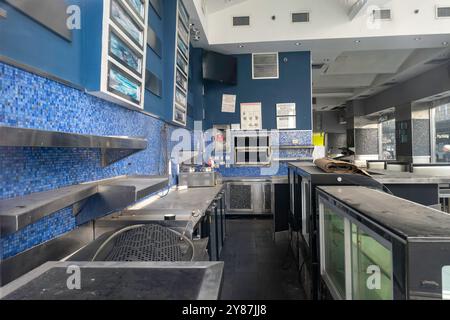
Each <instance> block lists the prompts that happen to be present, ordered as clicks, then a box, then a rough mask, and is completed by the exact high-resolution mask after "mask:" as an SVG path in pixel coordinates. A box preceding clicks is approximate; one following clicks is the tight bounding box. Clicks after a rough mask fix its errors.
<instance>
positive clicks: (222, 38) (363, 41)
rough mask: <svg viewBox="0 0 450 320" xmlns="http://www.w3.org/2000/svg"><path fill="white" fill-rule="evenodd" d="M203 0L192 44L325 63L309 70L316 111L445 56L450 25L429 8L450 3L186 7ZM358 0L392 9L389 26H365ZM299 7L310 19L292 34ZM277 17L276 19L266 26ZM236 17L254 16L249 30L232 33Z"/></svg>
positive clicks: (267, 2)
mask: <svg viewBox="0 0 450 320" xmlns="http://www.w3.org/2000/svg"><path fill="white" fill-rule="evenodd" d="M202 1H206V2H205V3H204V4H205V5H206V8H207V10H206V16H205V17H203V18H201V17H200V15H201V14H199V13H198V12H195V10H194V11H192V12H191V15H192V16H193V17H194V22H195V23H196V26H199V27H200V29H201V31H202V36H201V41H199V42H193V45H194V46H196V47H203V48H205V49H207V50H213V51H217V52H221V53H224V54H244V53H254V52H293V51H310V52H311V58H312V63H313V64H314V65H319V66H320V65H323V66H322V67H321V68H320V69H316V68H314V69H313V79H312V80H313V96H315V97H316V101H317V104H316V105H314V108H315V109H316V110H323V111H325V110H331V109H333V108H336V107H339V106H342V105H343V104H345V102H346V101H348V100H353V99H360V98H361V97H367V96H371V95H374V94H376V93H378V92H381V91H383V90H386V89H387V88H389V87H391V86H392V85H393V83H394V84H395V83H401V82H403V81H406V80H408V79H410V78H412V77H414V76H416V75H418V74H420V73H423V72H425V71H427V70H430V69H431V68H433V67H436V65H434V64H428V63H427V62H429V61H431V60H433V59H436V58H446V57H450V47H449V46H448V43H450V24H448V23H447V22H446V21H447V20H445V19H444V20H435V19H434V11H433V10H434V8H435V7H434V6H435V4H438V3H439V4H449V5H450V0H429V1H428V0H427V1H425V2H424V1H422V0H408V4H411V6H408V5H405V0H367V1H365V0H360V1H358V0H326V1H324V0H258V1H257V2H256V1H255V0H186V2H187V5H188V7H189V8H194V6H193V5H190V4H189V3H190V2H192V3H195V2H197V3H202ZM358 2H361V3H365V4H366V6H367V5H377V6H379V7H384V6H388V7H390V8H392V10H393V21H392V22H387V23H386V24H383V25H382V27H381V28H380V29H378V30H369V29H367V28H366V24H365V20H366V17H365V15H367V12H370V11H368V10H366V9H367V8H364V9H361V10H360V12H359V13H358V12H357V13H356V15H355V16H353V17H352V15H351V11H352V10H354V9H355V7H357V6H355V4H356V3H358ZM256 4H258V7H255V5H256ZM197 7H198V6H197ZM299 8H300V9H301V8H311V9H312V22H311V25H305V26H302V27H301V28H296V29H295V30H293V29H292V28H293V26H292V24H290V23H288V24H285V23H284V22H283V21H284V20H285V18H286V17H285V16H284V15H286V14H287V15H289V12H292V10H294V9H295V10H299ZM197 11H198V9H197ZM415 11H418V12H419V13H418V14H415V13H414V12H415ZM275 13H276V14H277V20H276V21H277V22H276V23H275V22H269V21H270V16H271V14H275ZM234 15H251V16H252V27H251V28H248V27H247V28H244V29H233V28H232V27H231V26H230V25H229V24H230V21H231V19H229V18H230V17H231V16H234ZM202 19H203V20H204V21H207V23H206V24H205V23H200V21H201V20H202ZM267 19H268V20H267ZM287 19H289V18H287ZM421 21H422V22H421ZM449 21H450V20H449ZM272 23H273V27H270V26H271V25H272ZM327 26H330V27H327ZM355 26H356V28H355ZM358 26H359V27H358ZM264 28H268V29H267V30H262V29H264ZM308 28H310V29H308ZM446 29H448V30H446ZM328 30H329V31H328ZM243 34H245V36H243ZM236 39H239V40H236ZM446 43H447V44H446ZM386 84H391V85H390V86H387V85H386Z"/></svg>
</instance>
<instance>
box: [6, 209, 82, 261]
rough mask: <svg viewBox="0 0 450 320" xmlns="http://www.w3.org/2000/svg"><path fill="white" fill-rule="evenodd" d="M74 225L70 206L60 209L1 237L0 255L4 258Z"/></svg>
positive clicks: (70, 228)
mask: <svg viewBox="0 0 450 320" xmlns="http://www.w3.org/2000/svg"><path fill="white" fill-rule="evenodd" d="M75 226H76V222H75V217H74V216H73V214H72V208H65V209H62V210H60V211H58V212H56V213H54V214H51V215H49V216H46V217H44V218H42V219H41V220H39V221H38V222H36V223H34V224H30V225H28V226H26V227H25V228H23V229H21V230H19V231H18V232H16V233H13V234H10V235H7V236H5V237H3V238H1V242H2V245H1V246H0V257H1V258H2V259H6V258H8V257H11V256H14V255H16V254H17V253H20V252H22V251H25V250H27V249H29V248H31V247H33V246H35V245H38V244H40V243H42V242H45V241H47V240H49V239H52V238H54V237H56V236H58V235H61V234H63V233H66V232H68V231H70V230H73V229H74V228H75Z"/></svg>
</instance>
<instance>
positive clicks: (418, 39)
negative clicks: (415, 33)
mask: <svg viewBox="0 0 450 320" xmlns="http://www.w3.org/2000/svg"><path fill="white" fill-rule="evenodd" d="M414 40H416V41H420V40H422V38H421V37H416V38H414Z"/></svg>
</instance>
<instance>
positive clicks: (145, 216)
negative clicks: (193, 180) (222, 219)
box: [95, 185, 223, 235]
mask: <svg viewBox="0 0 450 320" xmlns="http://www.w3.org/2000/svg"><path fill="white" fill-rule="evenodd" d="M222 188H223V185H218V186H215V187H205V188H188V189H184V190H175V191H172V192H170V193H168V194H167V195H166V196H164V197H162V198H160V199H158V200H155V201H154V202H152V203H150V204H148V205H146V206H144V207H142V208H141V209H138V210H123V211H119V212H116V213H113V214H111V215H108V216H106V217H104V218H101V219H98V220H96V222H95V230H96V235H101V234H102V233H104V232H107V231H110V230H113V229H116V228H117V227H120V226H126V225H130V224H137V223H146V222H147V223H148V222H149V221H152V222H160V223H161V224H163V225H165V226H168V227H174V228H179V229H183V230H182V231H184V230H186V233H187V235H192V233H193V231H194V230H195V229H196V228H197V227H198V224H199V223H200V222H201V218H203V217H204V216H205V213H206V212H207V210H208V208H209V207H210V205H211V203H212V202H213V201H214V200H215V199H216V197H217V195H218V194H219V193H220V192H221V191H222ZM193 213H194V214H195V215H197V214H198V216H197V217H193V215H192V214H193ZM166 214H174V215H176V217H175V220H164V216H165V215H166Z"/></svg>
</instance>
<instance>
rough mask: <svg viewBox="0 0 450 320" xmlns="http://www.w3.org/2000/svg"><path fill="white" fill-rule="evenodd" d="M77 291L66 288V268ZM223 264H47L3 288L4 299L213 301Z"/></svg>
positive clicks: (218, 286)
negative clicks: (75, 274) (76, 279)
mask: <svg viewBox="0 0 450 320" xmlns="http://www.w3.org/2000/svg"><path fill="white" fill-rule="evenodd" d="M69 266H77V267H79V268H80V277H81V278H80V280H81V287H80V289H77V290H70V289H68V287H67V278H68V276H69V275H68V274H67V268H68V267H69ZM223 266H224V264H223V262H47V263H45V264H43V265H42V266H40V267H38V268H36V269H34V270H32V271H31V272H29V273H27V274H26V275H24V276H22V277H20V278H19V279H17V280H15V281H13V282H11V283H10V284H8V285H6V286H4V287H2V290H1V292H0V298H1V299H5V300H35V299H39V300H58V299H60V300H61V299H62V300H119V299H125V300H132V299H139V300H160V299H162V300H195V299H199V300H216V299H219V297H220V290H221V285H222V277H223Z"/></svg>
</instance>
